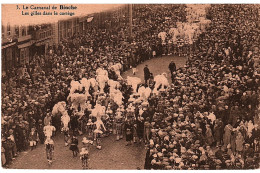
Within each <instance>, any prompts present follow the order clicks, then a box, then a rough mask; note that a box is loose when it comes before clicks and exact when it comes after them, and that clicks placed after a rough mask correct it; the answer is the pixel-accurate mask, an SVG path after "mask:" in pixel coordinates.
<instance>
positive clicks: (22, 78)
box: [1, 5, 260, 169]
mask: <svg viewBox="0 0 260 173" xmlns="http://www.w3.org/2000/svg"><path fill="white" fill-rule="evenodd" d="M184 9H185V5H140V6H136V7H135V13H134V16H133V23H134V26H133V37H132V38H130V37H128V36H127V34H126V32H127V21H125V23H123V24H122V25H121V27H117V26H114V27H111V28H109V29H105V30H104V29H100V28H98V27H97V26H93V27H92V28H90V29H89V31H88V32H86V34H84V35H78V34H76V35H74V36H72V37H71V38H68V39H65V40H63V41H62V43H61V44H60V45H59V46H58V47H53V48H51V49H50V50H49V52H48V53H47V54H46V55H39V56H36V57H35V58H34V59H33V61H32V62H30V64H28V65H27V66H24V67H21V68H19V69H16V71H15V70H13V74H11V73H8V75H7V76H8V77H6V78H2V126H1V127H2V134H1V135H2V138H1V139H2V144H3V145H2V156H3V154H4V156H5V157H4V158H5V162H4V164H6V165H8V164H10V163H11V161H12V159H13V158H14V157H15V156H16V154H17V152H21V151H24V150H26V149H27V147H28V146H29V144H28V138H29V133H30V131H31V128H33V127H36V129H37V131H38V133H39V142H41V143H43V139H42V136H43V134H41V133H42V128H43V126H44V122H43V120H44V118H45V116H46V115H47V114H48V113H50V112H51V110H52V107H53V106H54V104H56V103H57V102H59V101H64V100H66V98H67V96H68V93H69V89H68V88H69V84H70V81H71V80H72V79H74V80H80V79H81V78H82V77H87V78H91V77H95V71H96V69H97V68H98V67H104V68H105V69H108V67H109V66H110V65H111V64H114V63H118V62H119V63H121V64H122V65H123V69H122V71H125V70H128V69H129V68H131V67H134V66H136V65H137V64H139V63H141V62H143V61H145V60H147V59H150V58H152V57H153V56H154V55H156V56H161V55H162V54H167V52H166V50H165V49H163V46H162V43H161V39H160V38H158V34H159V33H160V32H161V31H165V30H168V29H170V28H171V27H173V26H175V25H176V22H185V21H186V14H185V10H184ZM237 9H239V10H237ZM258 10H259V6H257V5H212V6H211V8H210V9H209V10H208V13H207V17H208V19H210V20H211V21H212V23H211V25H210V27H209V28H207V30H206V32H204V33H202V34H201V35H200V36H199V37H198V40H197V42H196V43H195V44H196V46H195V49H194V52H192V54H193V55H191V56H190V58H189V59H188V61H187V63H186V66H185V67H183V68H180V69H178V70H177V71H176V73H175V74H174V75H175V81H174V83H173V85H172V87H170V88H168V89H167V90H166V91H165V92H162V93H161V94H160V96H152V97H150V99H149V107H150V108H149V109H148V110H146V111H144V113H142V114H143V115H142V116H143V117H144V122H145V129H146V131H147V132H148V134H149V133H151V134H150V135H147V138H150V141H149V149H148V150H147V157H146V161H145V162H146V163H145V168H146V169H231V168H232V169H241V168H258V167H259V143H257V142H258V141H259V135H260V120H259V113H260V112H259V51H258V47H257V46H258V43H259V42H260V40H259V24H257V21H258V18H257V17H258ZM153 52H155V54H153ZM257 68H258V69H257ZM109 76H110V77H111V76H112V78H113V76H115V75H114V74H113V71H110V70H109ZM115 80H116V79H115ZM136 112H138V111H136ZM148 115H149V116H148ZM147 117H149V118H147ZM52 121H53V125H54V126H56V128H57V129H59V120H57V119H55V117H54V118H53V120H52ZM148 140H149V139H147V141H146V142H148ZM244 144H246V145H245V146H246V147H244ZM216 148H217V149H216ZM2 158H3V157H2Z"/></svg>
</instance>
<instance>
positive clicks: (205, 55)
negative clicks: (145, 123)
mask: <svg viewBox="0 0 260 173" xmlns="http://www.w3.org/2000/svg"><path fill="white" fill-rule="evenodd" d="M237 9H239V11H237ZM258 10H259V6H254V5H212V6H211V8H210V9H209V10H208V11H209V13H208V14H207V15H208V18H209V19H211V20H212V23H211V25H210V27H209V28H207V31H206V32H204V33H203V34H201V35H200V37H199V39H198V42H197V43H196V44H197V45H196V46H197V48H198V50H197V51H196V53H195V55H194V56H191V57H190V58H189V59H188V61H187V63H186V66H185V67H183V68H180V69H178V70H177V72H176V74H175V82H174V83H173V85H172V87H171V88H170V89H169V90H168V91H166V93H164V94H163V95H162V96H161V97H160V98H159V100H158V110H157V111H156V113H155V115H154V117H153V121H152V122H151V140H150V145H149V149H148V151H147V157H146V166H145V167H146V168H147V169H255V168H259V137H260V134H259V132H260V128H259V125H260V124H259V123H260V122H259V115H260V114H259V113H260V112H259V51H258V49H259V47H258V43H259V41H260V40H259V39H260V37H259V25H257V16H258V15H259V14H258ZM245 28H246V29H245ZM163 110H165V111H163Z"/></svg>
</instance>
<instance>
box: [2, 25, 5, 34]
mask: <svg viewBox="0 0 260 173" xmlns="http://www.w3.org/2000/svg"><path fill="white" fill-rule="evenodd" d="M4 32H5V27H4V25H2V34H3V33H4Z"/></svg>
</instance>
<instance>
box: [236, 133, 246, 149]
mask: <svg viewBox="0 0 260 173" xmlns="http://www.w3.org/2000/svg"><path fill="white" fill-rule="evenodd" d="M244 143H245V140H244V137H243V135H242V133H241V132H240V131H239V132H238V134H237V136H236V151H237V152H238V153H239V154H241V152H242V151H243V145H244Z"/></svg>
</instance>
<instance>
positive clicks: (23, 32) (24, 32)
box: [22, 27, 26, 36]
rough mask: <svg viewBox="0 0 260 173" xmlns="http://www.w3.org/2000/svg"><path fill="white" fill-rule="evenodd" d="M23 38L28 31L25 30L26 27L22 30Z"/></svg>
mask: <svg viewBox="0 0 260 173" xmlns="http://www.w3.org/2000/svg"><path fill="white" fill-rule="evenodd" d="M22 36H26V29H25V27H23V28H22Z"/></svg>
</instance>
